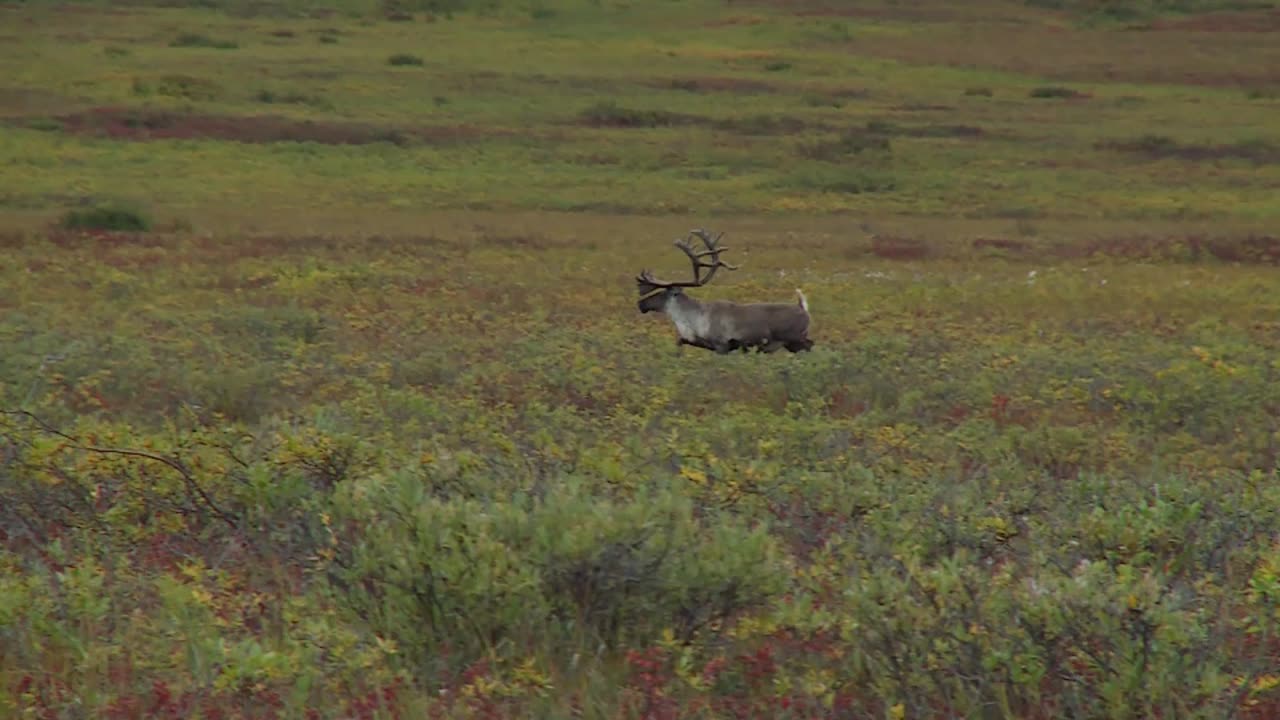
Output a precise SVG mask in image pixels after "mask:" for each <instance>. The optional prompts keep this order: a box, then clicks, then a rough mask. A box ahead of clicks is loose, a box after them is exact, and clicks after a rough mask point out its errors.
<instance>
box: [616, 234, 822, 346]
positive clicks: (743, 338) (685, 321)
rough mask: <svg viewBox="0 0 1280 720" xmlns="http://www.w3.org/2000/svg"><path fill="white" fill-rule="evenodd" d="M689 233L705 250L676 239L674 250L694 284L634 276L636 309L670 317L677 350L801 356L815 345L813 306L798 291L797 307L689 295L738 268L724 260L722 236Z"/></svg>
mask: <svg viewBox="0 0 1280 720" xmlns="http://www.w3.org/2000/svg"><path fill="white" fill-rule="evenodd" d="M689 235H690V236H693V237H697V238H698V239H699V240H701V241H702V245H703V247H704V248H705V249H703V250H695V249H694V247H693V245H692V244H691V243H690V242H689V239H688V238H685V239H682V240H677V241H676V242H675V246H676V247H677V248H680V251H681V252H683V253H684V254H685V255H686V256H687V257H688V258H689V262H691V263H692V264H693V280H691V281H686V282H665V281H662V280H658V279H657V278H655V277H654V276H653V274H652V273H650V272H649V271H648V270H642V271H641V272H640V274H639V275H637V276H636V287H637V289H638V290H639V291H640V295H641V299H640V302H639V303H638V304H637V307H638V308H639V309H640V312H641V313H648V312H662V313H666V315H667V317H668V318H670V319H671V322H672V323H673V324H674V325H675V326H676V332H677V333H678V334H679V339H678V340H677V342H676V345H677V347H679V346H683V345H693V346H694V347H700V348H705V349H707V350H714V351H715V352H717V353H720V354H721V355H723V354H725V353H728V352H730V351H733V350H741V351H743V352H747V350H749V349H750V348H753V347H754V348H756V351H757V352H770V353H771V352H775V351H777V350H780V349H782V348H786V349H787V350H789V351H791V352H799V351H801V350H809V349H810V348H812V347H813V341H812V340H810V339H809V338H808V332H809V303H808V301H807V300H805V297H804V293H802V292H800V290H799V289H797V290H796V295H797V296H798V299H797V302H796V303H794V304H793V303H735V302H728V301H725V300H711V301H700V300H696V299H694V298H692V297H690V296H689V295H686V294H685V292H684V290H685V288H695V287H702V286H703V285H706V284H707V283H708V282H710V281H711V278H712V277H714V276H715V274H716V271H717V270H719V269H720V268H728V269H729V270H737V269H738V268H737V267H735V266H733V265H730V264H729V263H726V262H725V261H723V260H721V259H720V255H721V253H723V252H724V251H726V250H728V249H729V248H727V247H723V246H721V245H720V238H722V237H724V233H721V234H720V235H718V236H716V237H714V238H712V237H711V234H710V233H708V232H707V231H706V230H691V231H690V232H689Z"/></svg>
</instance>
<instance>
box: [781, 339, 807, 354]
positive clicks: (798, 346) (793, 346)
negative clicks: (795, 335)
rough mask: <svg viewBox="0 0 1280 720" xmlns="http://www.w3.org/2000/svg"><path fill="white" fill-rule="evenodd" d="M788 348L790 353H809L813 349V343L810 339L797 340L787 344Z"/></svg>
mask: <svg viewBox="0 0 1280 720" xmlns="http://www.w3.org/2000/svg"><path fill="white" fill-rule="evenodd" d="M786 348H787V350H788V351H789V352H793V353H796V352H809V351H810V350H811V349H813V341H812V340H809V339H808V338H806V339H804V340H795V341H793V342H789V343H787V344H786Z"/></svg>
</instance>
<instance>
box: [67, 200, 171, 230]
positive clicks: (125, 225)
mask: <svg viewBox="0 0 1280 720" xmlns="http://www.w3.org/2000/svg"><path fill="white" fill-rule="evenodd" d="M58 224H59V225H60V226H61V227H62V228H63V229H66V230H97V231H103V232H146V231H147V230H150V229H151V219H150V218H149V217H147V216H146V215H145V214H144V213H142V212H141V211H139V210H137V209H135V208H132V207H128V206H125V205H119V204H109V205H99V206H98V207H94V208H89V209H86V210H68V211H67V212H66V213H64V214H63V215H62V218H61V220H59V222H58Z"/></svg>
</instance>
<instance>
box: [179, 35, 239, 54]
mask: <svg viewBox="0 0 1280 720" xmlns="http://www.w3.org/2000/svg"><path fill="white" fill-rule="evenodd" d="M169 47H185V48H192V47H194V48H213V49H215V50H235V49H236V48H238V47H240V44H239V43H237V42H235V41H233V40H217V39H215V38H211V37H209V36H208V35H204V34H201V33H190V32H189V33H182V34H181V35H179V36H178V37H176V38H174V39H173V40H172V41H170V42H169Z"/></svg>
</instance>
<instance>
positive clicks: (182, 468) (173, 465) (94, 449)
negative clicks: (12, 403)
mask: <svg viewBox="0 0 1280 720" xmlns="http://www.w3.org/2000/svg"><path fill="white" fill-rule="evenodd" d="M0 415H10V416H14V417H21V418H26V419H27V420H30V421H31V422H33V423H35V424H36V426H37V427H39V428H40V429H41V430H43V431H44V432H46V433H48V434H50V435H55V436H57V437H60V438H62V439H63V440H66V441H68V442H69V443H71V445H70V447H72V448H74V449H76V450H84V451H85V452H91V453H98V454H100V455H120V456H123V457H136V458H142V459H144V460H151V461H153V462H158V463H160V464H162V465H166V466H168V467H169V468H170V469H172V470H174V471H175V472H177V473H178V474H179V475H181V476H182V480H183V482H184V483H186V485H187V490H188V491H190V492H193V493H195V494H196V495H198V496H199V497H200V500H201V502H203V503H204V504H205V506H207V507H208V508H209V509H210V510H212V511H213V514H214V515H216V516H217V517H218V519H219V520H221V521H222V522H224V523H226V524H227V526H228V527H230V528H231V529H233V530H234V529H236V528H237V524H236V520H235V518H234V517H232V516H231V515H230V514H229V513H227V512H225V511H224V510H222V508H220V507H218V504H217V503H215V502H214V501H213V498H211V497H209V494H208V493H207V492H205V490H204V488H202V487H200V484H199V483H197V482H196V479H195V477H194V476H193V475H192V474H191V471H190V470H188V469H187V466H186V465H184V464H183V463H182V461H181V460H179V459H177V458H175V457H167V456H165V455H158V454H156V453H152V452H147V451H145V450H131V449H128V448H106V447H98V446H95V445H86V444H84V443H83V442H81V441H80V439H79V438H77V437H75V436H74V435H69V434H67V433H65V432H63V431H61V430H59V429H58V428H56V427H54V426H52V425H50V424H49V423H47V422H45V421H44V420H42V419H41V418H39V417H38V416H36V415H35V414H34V413H32V412H30V411H28V410H0Z"/></svg>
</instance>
